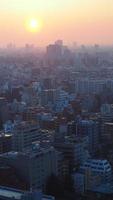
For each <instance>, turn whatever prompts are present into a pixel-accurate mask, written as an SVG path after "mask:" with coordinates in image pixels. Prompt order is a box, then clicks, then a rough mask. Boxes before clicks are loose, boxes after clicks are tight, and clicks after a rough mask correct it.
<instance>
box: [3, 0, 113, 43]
mask: <svg viewBox="0 0 113 200" xmlns="http://www.w3.org/2000/svg"><path fill="white" fill-rule="evenodd" d="M31 19H35V20H37V23H40V24H41V27H40V30H37V31H35V32H33V31H30V28H31V27H30V24H29V21H30V20H31ZM26 23H28V26H29V28H27V27H26ZM56 39H63V40H64V41H65V42H66V43H67V44H71V43H72V42H75V41H76V42H77V43H80V44H83V43H84V44H94V43H99V44H113V0H0V46H1V45H6V44H7V43H9V42H13V43H15V44H16V45H18V46H21V45H24V44H25V43H34V44H35V45H40V46H44V45H47V44H48V43H50V42H53V41H54V40H56Z"/></svg>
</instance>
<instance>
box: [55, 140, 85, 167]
mask: <svg viewBox="0 0 113 200" xmlns="http://www.w3.org/2000/svg"><path fill="white" fill-rule="evenodd" d="M87 143H88V141H87V137H83V138H77V137H72V138H71V137H68V136H67V137H65V139H64V140H61V139H58V138H57V139H56V141H55V144H54V146H55V148H56V149H57V150H58V151H59V152H62V154H63V156H64V161H65V162H67V163H68V165H69V168H70V170H72V169H73V168H74V167H77V166H78V165H80V164H81V163H83V162H84V161H85V160H87V159H88V158H89V154H88V152H87V151H86V146H87Z"/></svg>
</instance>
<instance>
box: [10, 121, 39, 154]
mask: <svg viewBox="0 0 113 200" xmlns="http://www.w3.org/2000/svg"><path fill="white" fill-rule="evenodd" d="M40 139H41V132H40V130H39V125H38V124H37V123H36V122H34V121H27V122H20V123H18V124H16V125H15V126H14V129H13V132H12V149H13V150H14V151H24V150H25V149H26V148H29V147H30V146H31V145H32V142H35V141H37V140H40Z"/></svg>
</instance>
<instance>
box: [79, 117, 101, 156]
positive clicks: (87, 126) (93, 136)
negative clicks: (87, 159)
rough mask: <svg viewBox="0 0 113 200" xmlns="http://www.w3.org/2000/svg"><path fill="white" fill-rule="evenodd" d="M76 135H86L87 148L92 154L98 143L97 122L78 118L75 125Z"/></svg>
mask: <svg viewBox="0 0 113 200" xmlns="http://www.w3.org/2000/svg"><path fill="white" fill-rule="evenodd" d="M76 135H78V136H86V135H87V136H88V137H89V145H88V150H89V152H90V153H91V154H94V153H95V152H96V150H97V148H98V145H99V123H98V122H96V121H93V120H80V121H79V122H78V123H77V125H76Z"/></svg>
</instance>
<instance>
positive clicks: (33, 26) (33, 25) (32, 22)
mask: <svg viewBox="0 0 113 200" xmlns="http://www.w3.org/2000/svg"><path fill="white" fill-rule="evenodd" d="M26 28H27V30H28V31H29V32H32V33H37V32H40V30H41V28H42V21H41V20H39V19H36V18H31V19H29V20H27V23H26Z"/></svg>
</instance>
